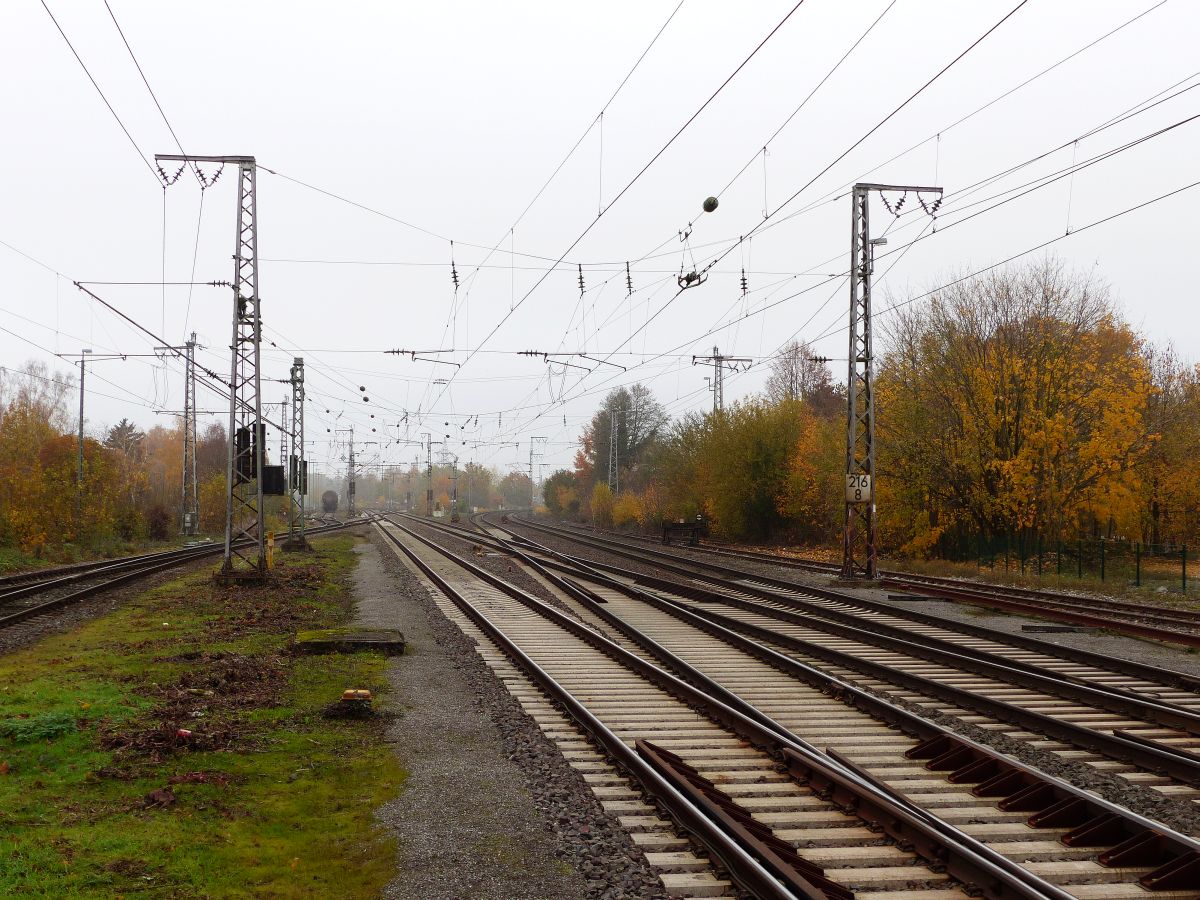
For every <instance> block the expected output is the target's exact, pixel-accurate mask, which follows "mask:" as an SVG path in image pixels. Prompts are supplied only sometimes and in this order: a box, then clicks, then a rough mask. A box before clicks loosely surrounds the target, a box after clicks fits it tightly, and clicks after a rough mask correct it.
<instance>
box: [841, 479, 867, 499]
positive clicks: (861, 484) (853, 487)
mask: <svg viewBox="0 0 1200 900" xmlns="http://www.w3.org/2000/svg"><path fill="white" fill-rule="evenodd" d="M846 502H847V503H870V502H871V476H870V475H847V476H846Z"/></svg>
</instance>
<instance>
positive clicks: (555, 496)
mask: <svg viewBox="0 0 1200 900" xmlns="http://www.w3.org/2000/svg"><path fill="white" fill-rule="evenodd" d="M542 499H543V500H544V501H545V503H546V509H547V510H548V511H549V512H550V515H552V516H554V517H555V518H559V519H561V518H565V517H571V518H574V517H576V516H578V515H579V509H580V498H579V490H578V486H577V484H576V480H575V473H574V472H571V471H569V470H567V469H559V470H558V471H557V472H555V473H554V474H553V475H551V476H550V477H549V478H547V479H546V480H545V481H543V482H542Z"/></svg>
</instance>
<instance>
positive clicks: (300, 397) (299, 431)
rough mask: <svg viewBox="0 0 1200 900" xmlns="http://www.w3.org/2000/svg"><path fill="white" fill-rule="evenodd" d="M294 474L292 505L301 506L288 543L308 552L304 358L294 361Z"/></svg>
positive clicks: (291, 493) (291, 485) (292, 475)
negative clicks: (305, 526) (305, 507)
mask: <svg viewBox="0 0 1200 900" xmlns="http://www.w3.org/2000/svg"><path fill="white" fill-rule="evenodd" d="M291 384H292V457H291V460H290V461H289V462H290V464H291V468H292V471H290V472H289V473H288V475H289V484H288V488H289V490H288V505H289V508H295V507H297V506H298V507H299V509H298V510H296V514H295V519H296V521H295V527H294V530H293V529H292V526H291V524H290V523H289V532H290V533H289V535H288V542H289V544H291V545H292V546H293V547H295V548H296V549H304V548H306V547H307V546H308V541H307V539H306V538H305V536H304V498H305V496H306V495H307V494H308V467H307V463H306V462H305V459H304V357H302V356H297V357H294V358H293V359H292V370H291Z"/></svg>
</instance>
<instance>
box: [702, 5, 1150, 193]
mask: <svg viewBox="0 0 1200 900" xmlns="http://www.w3.org/2000/svg"><path fill="white" fill-rule="evenodd" d="M1162 2H1163V3H1166V2H1167V0H1162ZM895 5H896V0H892V2H891V3H889V4H888V5H887V6H886V7H885V8H884V10H883V12H881V13H880V14H879V15H878V16H877V17H876V18H875V21H874V22H872V23H871V24H870V25H868V26H867V30H866V31H864V32H863V33H862V34H860V35H859V36H858V40H856V41H855V42H854V43H853V44H851V45H850V49H849V50H847V51H846V52H845V53H843V54H842V58H841V59H839V60H838V61H837V62H836V63H834V64H833V68H832V69H830V70H829V71H828V72H826V73H825V77H824V78H822V79H821V80H820V81H818V82H817V86H816V87H814V88H813V89H812V90H811V91H809V92H808V96H806V97H805V98H804V99H803V100H801V101H800V105H799V106H797V107H796V108H795V109H793V110H792V112H791V114H790V115H788V117H787V118H786V119H784V120H783V124H782V125H780V126H779V127H778V128H776V129H775V133H774V134H772V135H771V136H770V137H769V138H767V139H766V140H765V141H764V142H763V146H762V150H759V151H756V152H755V154H754V155H753V156H752V157H750V159H749V160H748V161H747V163H746V164H745V165H744V166H742V167H741V169H739V170H738V173H737V174H736V175H734V176H733V177H732V178H730V179H729V183H728V184H726V185H725V187H723V188H721V190H719V191H717V194H716V196H717V197H718V198H719V197H720V196H721V195H722V194H724V193H725V192H726V191H727V190H729V188H730V186H731V185H732V184H733V183H734V182H735V181H737V180H738V179H739V178H741V177H742V175H743V174H744V173H745V171H746V170H747V169H748V168H750V166H752V165H753V164H754V161H755V160H756V159H758V155H759V153H763V152H765V151H766V149H767V147H768V146H770V144H771V142H772V141H773V140H775V138H777V137H779V134H780V132H782V131H783V129H785V128H787V126H788V125H789V123H791V121H792V119H794V118H796V116H797V115H798V114H799V113H800V110H802V109H804V107H805V106H806V105H807V104H808V101H809V100H811V99H812V98H813V95H814V94H816V93H817V91H819V90H820V89H821V86H822V85H824V84H825V82H827V81H828V80H829V79H830V78H832V77H833V73H834V72H836V71H837V70H838V69H839V68H840V67H841V65H842V63H844V62H845V61H846V59H847V58H848V57H849V56H850V54H851V53H853V52H854V51H855V50H856V49H857V48H858V45H859V44H861V43H862V42H863V41H864V40H866V39H867V36H868V35H869V34H870V33H871V32H872V31H874V30H875V26H876V25H878V24H879V23H880V21H882V19H883V17H884V16H886V15H887V14H888V12H889V11H890V10H891V8H892V7H893V6H895ZM764 178H765V176H764ZM763 212H764V214H765V213H766V206H765V204H764V208H763Z"/></svg>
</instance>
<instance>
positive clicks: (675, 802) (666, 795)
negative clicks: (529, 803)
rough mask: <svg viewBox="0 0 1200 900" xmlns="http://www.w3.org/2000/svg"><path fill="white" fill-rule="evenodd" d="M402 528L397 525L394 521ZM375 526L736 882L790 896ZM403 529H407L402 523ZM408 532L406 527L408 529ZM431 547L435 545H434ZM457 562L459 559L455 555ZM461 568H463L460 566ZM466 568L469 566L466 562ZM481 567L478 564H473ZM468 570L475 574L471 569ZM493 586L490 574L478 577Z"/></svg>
mask: <svg viewBox="0 0 1200 900" xmlns="http://www.w3.org/2000/svg"><path fill="white" fill-rule="evenodd" d="M395 527H398V528H403V526H395ZM380 531H381V532H382V533H383V534H385V535H387V537H388V538H389V539H390V540H391V541H392V543H393V544H394V545H395V546H396V547H397V548H399V549H400V551H401V552H403V553H404V555H405V556H406V557H407V558H408V559H409V560H410V561H411V562H412V563H413V565H414V566H416V567H417V569H419V570H420V571H421V573H422V574H424V575H425V577H426V578H428V579H429V580H430V581H432V582H433V583H434V584H435V585H436V586H437V588H438V590H440V591H441V592H442V593H443V594H444V595H445V596H446V597H447V598H448V599H449V600H450V601H451V602H452V603H453V604H454V605H455V606H456V607H457V608H458V609H459V610H460V611H461V612H462V613H463V614H464V615H465V616H466V617H467V618H468V619H470V620H471V622H473V623H474V624H475V626H476V627H477V628H479V629H480V630H481V631H482V632H483V633H484V634H485V635H487V637H488V638H489V639H490V640H491V641H492V642H493V643H494V644H495V645H496V646H497V647H499V648H500V650H501V652H502V653H504V655H505V656H507V657H508V658H509V659H511V660H512V661H513V663H514V664H515V665H516V666H517V667H518V668H519V669H520V670H521V671H523V672H524V673H525V674H526V675H527V676H528V677H529V678H530V679H531V680H532V681H533V682H534V684H536V685H537V686H538V687H539V688H540V689H541V690H543V691H545V693H546V695H547V696H548V697H549V698H550V699H552V700H553V701H555V702H556V703H559V704H561V705H562V707H563V709H565V710H566V712H567V713H568V714H569V715H570V716H571V718H572V719H574V720H575V721H576V722H577V723H578V724H579V726H580V727H581V728H582V729H583V730H584V732H585V733H586V734H588V735H589V736H590V737H591V738H592V740H594V741H595V742H596V743H597V744H598V745H599V746H600V747H602V748H603V749H604V751H605V752H606V753H607V754H608V755H609V756H610V757H612V758H613V759H615V760H617V761H618V762H619V763H620V764H621V765H622V767H623V768H624V769H625V770H626V771H627V772H629V773H630V774H631V775H633V777H634V778H636V779H637V780H638V782H639V783H640V784H641V785H642V787H643V788H644V789H645V790H646V792H647V793H648V794H650V795H651V796H652V797H654V798H655V799H656V800H657V801H658V802H660V803H661V804H662V805H663V806H664V807H665V808H666V809H667V810H668V811H669V813H670V815H671V817H672V818H674V819H675V821H676V822H678V823H679V824H680V825H681V826H682V827H683V828H686V829H687V830H688V831H689V832H691V833H692V834H693V835H694V836H695V837H696V839H697V840H698V841H699V842H700V843H701V844H702V845H703V846H704V847H705V849H706V850H707V851H708V852H709V853H711V854H712V855H713V856H714V857H716V858H717V859H719V860H720V861H721V863H722V865H723V866H724V867H725V869H726V870H727V871H728V872H729V874H730V876H731V878H732V879H733V880H734V881H735V882H737V884H738V885H739V887H741V888H743V889H744V890H746V891H749V892H750V893H751V894H752V895H753V896H755V897H762V898H779V900H788V898H792V897H795V896H796V894H793V893H792V892H791V891H789V890H787V889H785V888H784V887H783V885H781V884H780V883H779V882H778V881H777V880H776V879H775V877H774V876H773V875H772V874H771V873H770V872H769V871H768V870H767V869H766V868H765V867H764V866H763V865H762V864H761V863H760V862H759V861H758V860H756V859H755V858H754V857H753V856H751V855H750V853H749V852H748V851H747V850H746V849H745V848H744V847H743V846H742V845H741V844H739V843H738V842H737V841H735V840H734V839H733V838H732V837H730V836H729V835H728V834H726V833H725V832H724V831H723V830H721V829H720V828H719V827H717V826H716V824H715V823H713V822H712V821H711V820H710V819H709V818H708V817H707V816H705V815H704V814H703V813H702V812H701V811H700V810H699V809H697V808H696V807H695V806H694V805H693V804H692V803H691V802H689V801H688V800H687V798H686V797H684V796H683V794H681V793H680V792H679V791H678V790H677V789H676V788H675V787H674V786H673V785H672V784H671V783H670V782H669V781H667V779H665V778H664V777H663V776H662V775H660V774H659V773H658V772H656V771H655V770H654V768H653V767H651V766H650V765H648V764H647V763H646V762H644V761H643V760H642V759H641V758H640V757H639V756H638V755H637V753H636V752H634V751H633V750H631V749H630V748H629V747H628V745H626V744H625V742H624V741H622V740H621V739H620V738H619V737H617V735H616V734H614V733H613V732H612V730H611V729H609V728H608V727H607V726H606V725H605V724H604V723H603V722H601V721H600V719H599V718H597V717H596V716H595V715H594V714H593V713H592V712H591V711H590V710H589V709H588V708H587V707H586V706H584V704H582V703H581V702H580V701H579V700H578V699H576V697H575V696H574V695H573V694H572V693H571V692H570V691H568V690H567V689H566V688H564V687H563V686H562V685H561V684H559V683H558V681H556V680H555V679H554V678H553V677H552V676H551V675H550V673H549V672H547V671H546V670H545V669H544V668H542V667H541V666H540V665H538V663H537V662H535V661H534V660H533V658H532V657H530V656H529V655H528V654H527V653H525V651H524V650H522V649H521V648H520V646H518V645H517V643H516V642H515V641H513V640H512V639H511V638H509V637H508V635H506V634H505V633H504V632H503V631H502V630H501V629H500V628H499V627H497V626H496V625H495V624H494V623H493V622H492V621H491V620H490V619H488V618H487V617H486V616H485V615H483V613H481V612H479V610H478V609H476V607H475V606H474V605H473V604H472V603H471V602H470V600H468V599H467V598H466V596H465V595H463V594H462V593H461V592H460V591H458V590H457V589H455V587H454V586H453V585H452V584H450V582H449V581H447V580H446V579H445V578H443V577H442V576H441V575H440V574H439V573H438V572H437V571H436V570H435V569H434V568H433V567H432V566H430V565H428V564H427V563H426V562H425V561H424V560H423V559H421V557H420V556H418V555H417V554H416V553H415V552H413V550H412V549H411V548H410V547H408V546H407V545H406V544H405V543H404V542H403V541H401V540H400V539H399V538H397V537H396V536H395V535H391V534H389V533H388V532H387V530H386V529H383V528H380ZM405 531H407V529H405ZM408 533H410V534H411V532H408ZM435 549H436V548H435ZM461 562H465V560H464V561H461ZM464 568H466V567H465V566H464ZM467 571H472V570H471V569H470V568H468V569H467ZM479 571H482V570H479ZM472 574H475V575H477V576H478V573H477V572H474V571H472ZM482 580H484V581H486V582H487V583H489V584H493V586H497V585H495V584H494V582H493V581H492V579H490V578H488V579H482ZM810 887H811V890H810V891H807V892H805V893H804V894H802V895H801V896H804V897H807V898H810V900H824V897H825V894H824V892H823V891H821V890H819V889H818V888H817V887H815V886H810Z"/></svg>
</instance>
